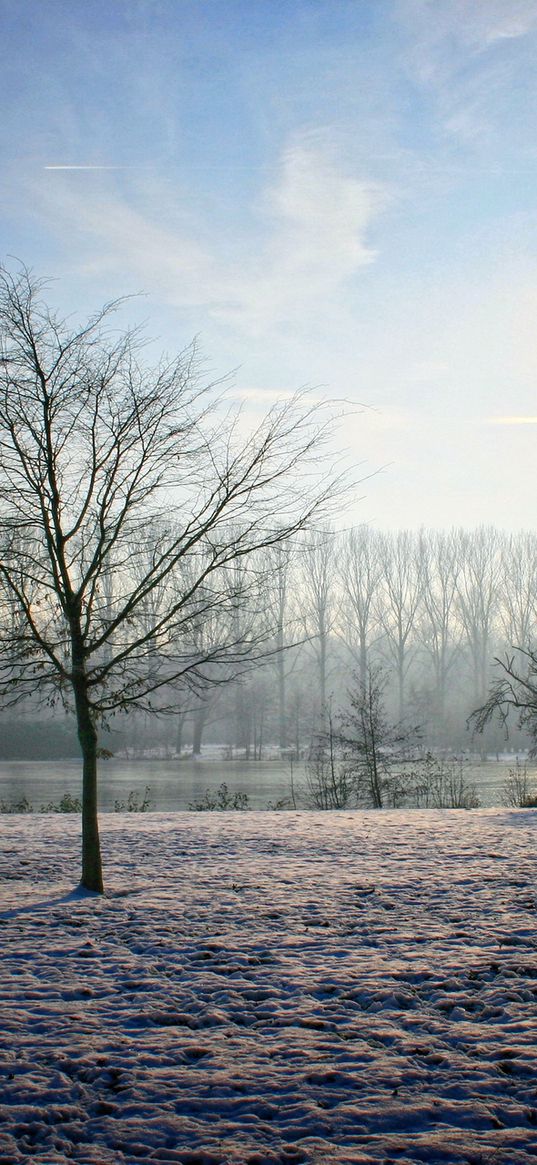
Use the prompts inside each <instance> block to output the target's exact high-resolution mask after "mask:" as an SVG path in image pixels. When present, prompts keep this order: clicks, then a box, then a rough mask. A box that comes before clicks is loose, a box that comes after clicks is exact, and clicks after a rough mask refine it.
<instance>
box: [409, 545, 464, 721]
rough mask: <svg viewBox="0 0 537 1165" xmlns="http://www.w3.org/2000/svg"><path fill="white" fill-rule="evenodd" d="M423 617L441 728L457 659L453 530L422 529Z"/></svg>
mask: <svg viewBox="0 0 537 1165" xmlns="http://www.w3.org/2000/svg"><path fill="white" fill-rule="evenodd" d="M418 552H419V571H420V576H421V618H420V619H419V620H418V629H419V634H420V639H421V643H422V646H423V650H424V652H425V655H426V656H427V657H428V659H429V660H430V663H431V667H432V673H433V678H434V692H435V708H434V711H435V719H436V721H437V731H438V727H440V728H442V727H443V726H444V722H445V715H446V696H447V684H448V679H449V676H450V674H451V672H452V669H453V667H454V664H455V662H456V660H457V658H458V654H459V649H460V629H459V626H458V624H457V579H458V576H459V572H460V570H461V562H460V556H459V543H458V539H457V537H456V535H455V534H454V532H453V531H450V532H447V533H444V532H442V531H437V530H432V531H423V532H422V533H421V534H420V537H419V551H418Z"/></svg>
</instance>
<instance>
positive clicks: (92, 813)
mask: <svg viewBox="0 0 537 1165" xmlns="http://www.w3.org/2000/svg"><path fill="white" fill-rule="evenodd" d="M70 624H71V660H72V666H73V672H72V685H73V695H74V698H75V711H76V727H77V734H78V740H79V743H80V751H81V753H82V877H81V879H80V885H81V886H83V887H84V889H85V890H93V891H94V892H95V893H97V894H102V893H104V885H103V867H102V860H101V843H100V840H99V819H98V814H97V729H96V727H95V720H94V717H93V714H92V708H91V703H90V699H89V694H88V679H87V675H86V661H85V656H84V641H83V636H82V631H81V627H80V614H79V612H76V613H75V614H74V615H73V616H72V617H71V620H70Z"/></svg>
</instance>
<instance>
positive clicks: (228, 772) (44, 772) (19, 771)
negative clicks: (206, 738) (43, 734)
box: [0, 757, 515, 812]
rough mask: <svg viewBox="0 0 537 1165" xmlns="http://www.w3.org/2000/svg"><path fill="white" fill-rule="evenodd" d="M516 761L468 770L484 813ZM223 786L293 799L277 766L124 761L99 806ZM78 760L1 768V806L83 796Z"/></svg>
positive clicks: (264, 799)
mask: <svg viewBox="0 0 537 1165" xmlns="http://www.w3.org/2000/svg"><path fill="white" fill-rule="evenodd" d="M514 764H515V758H510V759H505V758H503V759H501V760H486V761H481V762H479V761H476V762H474V763H472V764H471V765H469V766H468V769H467V771H466V777H467V780H469V781H473V782H474V783H475V785H476V786H477V789H478V794H479V798H480V800H481V803H482V805H483V806H485V807H492V806H497V805H500V804H501V789H502V785H503V782H504V781H505V779H506V777H507V775H508V772H509V768H510V767H513V766H514ZM293 779H294V783H295V787H296V788H299V787H300V785H301V784H302V783H303V780H304V765H303V764H295V765H294V766H293ZM222 781H225V782H226V784H227V786H228V788H229V790H230V792H231V793H234V792H237V791H238V792H242V793H247V794H248V797H249V801H250V808H252V809H266V808H267V805H268V802H269V801H270V802H276V801H278V800H280V798H283V797H288V796H289V793H290V767H289V765H288V764H285V763H282V762H279V761H270V760H266V761H256V762H254V761H243V760H233V761H230V760H218V759H215V758H211V759H206V760H201V761H193V760H191V759H181V760H178V759H171V760H157V759H151V760H147V759H143V760H126V759H121V758H119V757H114V758H112V759H111V760H108V761H102V762H101V767H100V806H101V809H102V810H104V811H107V810H113V808H114V801H116V800H118V801H126V799H127V797H128V794H129V792H130V791H131V790H135V791H136V793H137V794H138V797H139V799H140V800H141V798H142V796H143V792H144V789H145V786H146V785H149V787H150V790H151V800H152V803H153V804H152V808H154V809H157V810H159V811H161V812H169V811H171V810H172V811H173V810H178V809H188V807H189V804H190V803H191V802H193V801H195V800H198V799H200V798H202V797H203V795H204V793H205V790H206V789H216V788H217V787H218V786H219V785H220V784H221V782H222ZM80 786H81V765H80V761H79V760H75V759H73V760H67V761H65V760H62V761H2V762H0V800H1V801H5V802H6V803H7V804H10V803H12V802H15V801H19V800H20V798H21V797H22V796H25V797H26V798H27V799H28V801H29V802H30V803H31V804H32V805H33V806H34V808H35V809H39V807H40V806H41V805H42V804H48V803H49V802H51V801H52V802H53V803H57V802H58V801H59V800H60V798H61V797H62V796H63V794H64V793H70V794H71V796H73V797H77V796H80Z"/></svg>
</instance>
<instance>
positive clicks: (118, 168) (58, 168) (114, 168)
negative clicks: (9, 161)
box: [43, 166, 130, 170]
mask: <svg viewBox="0 0 537 1165" xmlns="http://www.w3.org/2000/svg"><path fill="white" fill-rule="evenodd" d="M43 169H44V170H128V169H130V167H129V166H43Z"/></svg>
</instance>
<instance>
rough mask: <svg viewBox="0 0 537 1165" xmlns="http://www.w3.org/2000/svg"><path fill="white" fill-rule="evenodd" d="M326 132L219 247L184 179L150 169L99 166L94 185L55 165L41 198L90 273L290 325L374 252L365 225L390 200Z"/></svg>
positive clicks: (250, 324) (257, 321)
mask: <svg viewBox="0 0 537 1165" xmlns="http://www.w3.org/2000/svg"><path fill="white" fill-rule="evenodd" d="M327 138H328V135H327V134H325V133H323V132H320V131H318V132H317V133H315V134H308V135H306V136H305V137H303V138H301V139H299V140H298V141H295V142H294V143H293V144H291V145H289V146H288V148H286V149H285V150H284V151H283V153H282V155H281V157H280V159H279V161H278V162H277V164H276V165H275V166H274V168H273V171H272V176H271V178H270V179H269V180H268V181H267V182H266V184H265V187H264V189H262V190H261V191H260V193H259V195H258V197H257V199H256V200H255V201H254V204H253V205H251V206H250V207H249V208H248V214H247V216H246V217H247V220H248V224H249V225H248V226H246V225H245V223H244V222H241V223H240V224H239V226H238V228H237V234H236V238H235V240H233V237H232V231H233V228H232V227H230V228H229V229H228V232H227V235H226V246H225V248H224V247H222V245H221V239H220V237H219V235H218V229H217V228H216V227H215V226H214V225H213V223H212V222H211V221H210V216H209V215H208V214H207V215H206V216H205V217H204V215H203V212H202V211H200V210H198V209H197V208H195V207H193V206H192V200H191V199H189V197H188V193H187V191H186V190H185V188H184V187H183V188H182V189H181V188H174V187H173V184H172V182H171V180H170V179H168V178H161V179H160V181H159V178H158V176H157V175H156V174H153V175H150V176H149V175H145V176H142V177H140V176H136V177H135V176H133V177H132V178H129V179H128V181H127V182H124V183H122V184H121V185H120V184H119V179H118V182H113V180H112V178H111V179H110V181H107V178H106V175H103V176H102V178H101V179H100V180H99V184H98V185H95V186H94V187H92V188H91V189H90V188H88V187H87V186H83V187H81V186H79V185H78V184H77V185H76V186H75V185H73V183H72V182H70V181H69V178H68V176H67V175H65V178H64V179H63V182H61V178H62V175H61V174H58V175H57V179H58V181H57V182H55V184H54V186H53V187H52V186H51V187H48V188H46V189H44V190H42V198H41V199H40V203H39V204H40V206H41V207H43V205H45V208H46V216H47V219H48V224H49V226H56V229H57V230H58V231H59V232H61V235H62V236H63V237H64V238H65V239H66V240H69V245H70V247H71V249H72V242H73V239H75V240H76V241H77V243H78V244H79V245H77V247H76V253H77V254H80V256H81V259H80V263H81V266H82V268H83V270H84V271H85V272H86V273H88V274H91V273H94V274H97V273H98V272H99V271H100V272H102V273H103V274H104V273H106V274H107V275H108V276H109V277H110V276H113V275H114V273H115V274H117V275H118V276H120V277H121V279H122V280H124V278H125V276H126V275H127V276H128V277H129V279H130V280H136V282H137V283H138V285H141V286H142V287H143V288H144V289H145V290H148V291H150V292H155V291H156V292H158V294H159V295H161V296H163V297H164V298H165V299H166V300H167V301H168V302H169V303H172V304H174V305H176V306H183V307H194V306H198V307H199V306H200V305H202V306H204V307H205V308H206V310H207V311H208V312H209V314H210V315H211V316H212V317H213V318H214V319H215V320H216V321H220V322H222V323H224V324H225V325H231V326H233V327H235V328H238V329H239V330H242V331H247V332H249V333H256V334H262V333H264V332H267V331H270V330H271V329H273V328H274V327H278V326H280V325H282V324H283V325H287V324H289V323H292V324H293V326H295V327H296V326H300V322H301V321H304V322H306V321H307V320H308V319H310V318H311V313H312V312H318V311H321V310H322V311H323V312H324V313H327V312H330V310H331V309H332V308H333V306H334V304H335V303H337V301H338V299H339V297H340V296H341V295H342V293H343V291H344V289H345V288H346V287H347V285H348V283H349V281H350V280H352V278H353V277H354V276H355V275H356V273H357V272H358V271H359V270H360V268H363V267H366V266H368V265H369V264H371V263H372V262H373V261H374V259H375V250H374V248H373V247H372V246H371V243H370V240H369V233H370V228H371V225H372V223H373V222H374V219H375V217H376V216H377V215H378V214H379V212H380V211H381V209H382V208H383V206H384V205H385V203H386V193H385V192H384V191H383V190H381V189H380V188H379V187H377V186H375V185H374V184H371V183H369V182H368V181H367V180H364V179H362V178H361V177H359V176H356V175H355V174H352V173H349V171H348V170H347V169H346V168H345V167H344V166H342V165H341V164H340V162H339V159H338V158H337V156H335V155H334V153H333V151H332V150H331V148H330V146H329V144H328V141H327ZM51 168H52V167H46V169H51ZM87 168H88V169H90V167H87ZM54 169H60V167H54ZM103 169H104V167H103ZM98 179H99V176H98V175H96V176H95V182H96V183H97V181H98ZM233 242H235V244H236V245H235V246H233ZM230 254H231V256H232V258H231V259H230Z"/></svg>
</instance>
